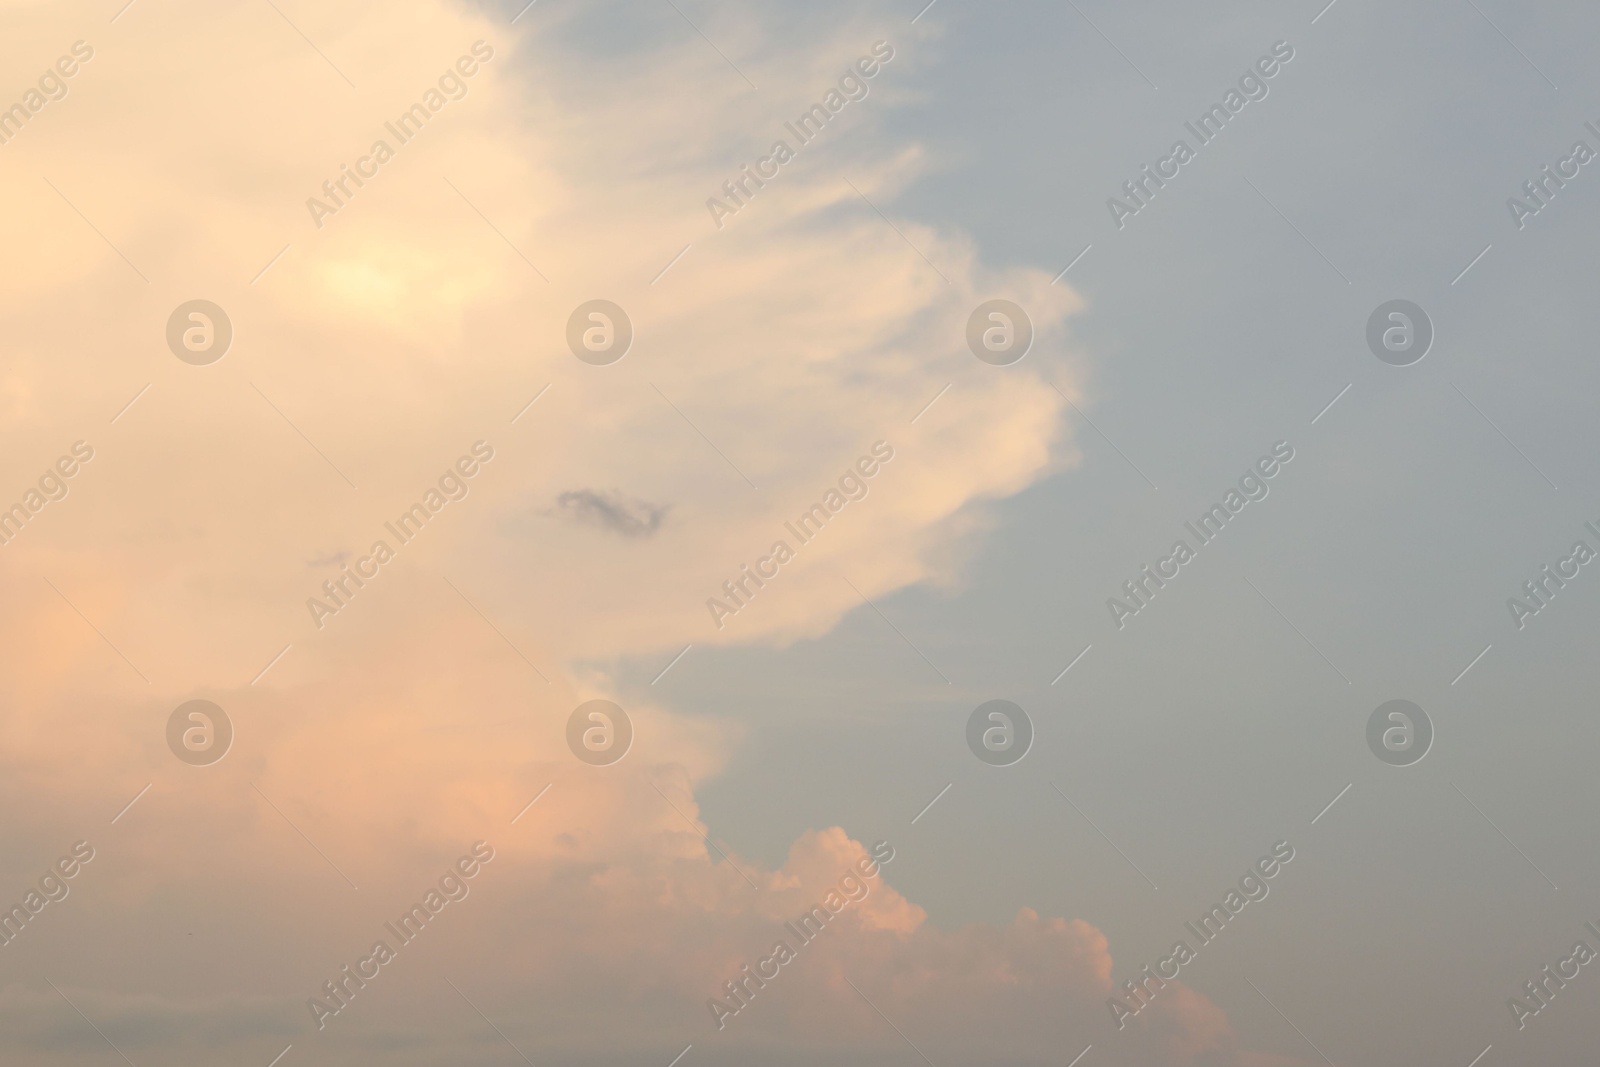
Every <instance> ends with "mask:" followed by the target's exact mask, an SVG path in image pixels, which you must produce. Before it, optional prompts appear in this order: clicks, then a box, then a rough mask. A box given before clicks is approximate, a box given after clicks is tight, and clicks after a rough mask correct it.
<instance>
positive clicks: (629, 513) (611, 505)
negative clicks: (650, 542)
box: [556, 489, 670, 538]
mask: <svg viewBox="0 0 1600 1067" xmlns="http://www.w3.org/2000/svg"><path fill="white" fill-rule="evenodd" d="M556 505H557V507H558V509H559V510H560V513H561V514H563V515H565V516H566V517H567V518H569V519H571V520H572V521H574V522H580V523H584V524H586V525H589V526H599V527H601V528H602V529H606V530H610V531H611V532H612V533H617V534H621V535H622V536H623V537H634V538H644V537H651V536H653V535H654V534H655V532H656V531H657V530H659V529H661V524H662V522H663V521H665V519H666V517H667V511H668V510H669V507H670V506H669V505H657V504H649V503H646V502H645V501H642V500H629V499H627V498H626V497H623V496H621V495H620V494H617V493H597V492H594V491H593V490H590V489H573V490H568V491H567V492H565V493H562V494H561V495H560V496H558V497H556Z"/></svg>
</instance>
